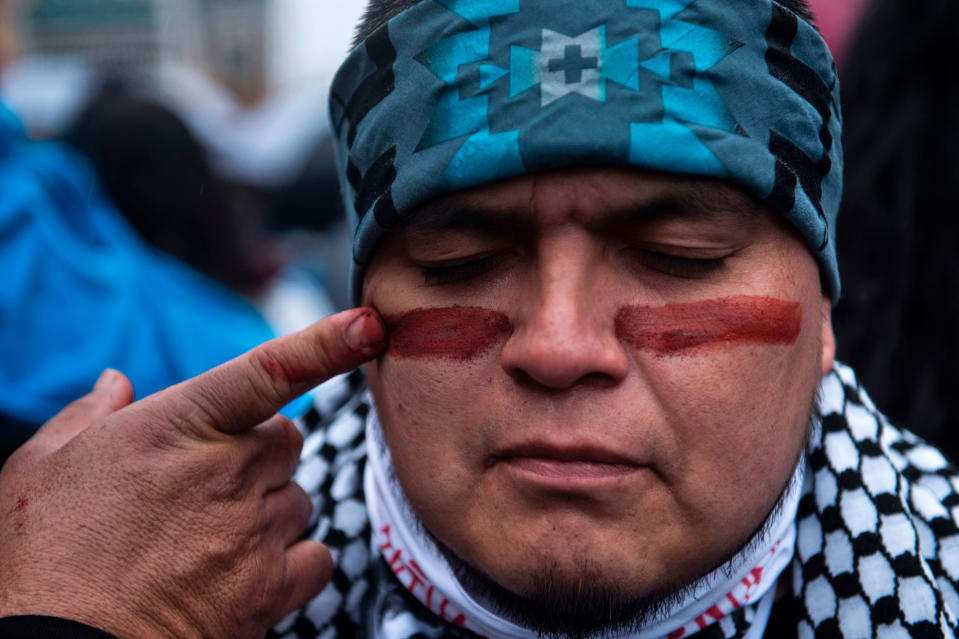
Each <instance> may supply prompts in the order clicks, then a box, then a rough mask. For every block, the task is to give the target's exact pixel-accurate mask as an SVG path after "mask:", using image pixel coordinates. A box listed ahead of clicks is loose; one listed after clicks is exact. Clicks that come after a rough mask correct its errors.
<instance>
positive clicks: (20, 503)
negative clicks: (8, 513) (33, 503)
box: [13, 497, 30, 513]
mask: <svg viewBox="0 0 959 639" xmlns="http://www.w3.org/2000/svg"><path fill="white" fill-rule="evenodd" d="M29 503H30V502H28V501H27V499H26V497H20V498H19V499H17V505H16V506H14V508H13V512H15V513H22V512H23V511H24V510H25V509H26V507H27V504H29Z"/></svg>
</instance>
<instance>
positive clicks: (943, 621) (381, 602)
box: [271, 365, 959, 639]
mask: <svg viewBox="0 0 959 639" xmlns="http://www.w3.org/2000/svg"><path fill="white" fill-rule="evenodd" d="M372 411H373V408H372V406H371V404H370V401H369V398H368V395H367V394H366V393H365V392H364V388H363V382H362V378H361V376H360V375H359V373H353V374H351V375H349V376H344V377H340V378H336V379H334V380H332V381H331V382H328V383H327V384H326V385H324V386H323V387H321V389H320V392H319V393H318V399H317V402H316V405H315V407H314V409H313V410H311V411H310V412H309V413H308V414H307V415H305V416H304V418H303V419H302V420H301V426H302V427H303V428H304V429H305V430H306V431H307V438H306V443H305V445H304V449H303V458H302V460H301V465H300V468H299V470H298V471H297V475H296V480H297V481H298V482H299V483H300V484H301V485H302V486H303V488H304V489H305V490H306V491H307V493H308V494H310V495H311V497H312V499H313V502H314V506H315V511H314V517H313V522H312V523H311V526H310V529H309V531H308V534H309V536H310V537H311V538H313V539H316V540H319V541H322V542H323V543H325V544H326V545H327V546H328V547H329V548H330V551H331V552H332V554H333V559H334V562H335V564H336V569H335V572H334V576H333V580H332V582H331V583H330V585H329V586H328V587H327V588H326V589H325V590H324V591H323V592H322V593H321V595H320V596H319V597H317V598H316V599H314V600H313V601H312V602H311V603H310V604H308V605H307V606H305V607H304V608H303V609H301V610H299V611H297V612H296V613H294V614H293V615H291V616H290V617H288V618H287V619H286V620H285V621H284V622H283V623H282V624H281V625H280V626H278V627H277V628H276V629H275V630H274V631H273V632H272V633H271V637H274V638H276V637H282V638H284V639H294V638H297V639H317V638H322V639H334V638H339V639H346V638H352V637H363V636H368V637H378V636H382V637H388V638H389V639H414V638H415V639H420V638H437V639H438V638H444V639H446V638H451V639H458V638H467V637H470V638H471V637H476V636H477V635H475V634H473V633H472V632H470V631H468V630H465V629H463V628H461V627H460V626H459V625H457V624H454V623H449V622H445V621H443V620H442V619H441V618H440V617H438V616H437V615H435V614H434V613H432V612H430V611H429V610H428V609H427V608H426V607H425V606H424V605H423V603H421V601H420V600H418V599H417V598H415V597H414V596H412V595H411V594H410V592H409V590H408V589H407V587H406V585H404V582H402V581H401V580H400V579H398V578H397V577H396V576H395V575H394V570H392V569H391V568H390V566H389V565H388V563H387V561H386V560H384V559H383V558H382V555H381V553H380V548H379V545H377V547H376V548H375V549H374V548H373V546H374V545H375V544H378V542H377V541H376V535H375V531H373V530H372V526H371V523H370V515H369V511H368V506H367V499H366V493H365V490H364V475H365V473H366V470H367V468H366V467H367V461H368V455H367V437H366V426H367V423H368V420H369V418H370V416H371V412H372ZM820 412H821V414H822V421H821V426H820V427H818V428H817V429H816V432H815V433H814V436H813V437H812V438H811V444H810V447H809V450H807V455H806V457H807V464H808V466H807V468H806V469H805V470H806V472H805V483H804V485H803V488H802V493H801V499H800V500H799V506H798V512H797V515H796V521H795V524H796V536H795V539H796V541H795V554H794V558H793V561H792V566H791V570H792V597H793V598H794V600H793V602H792V605H791V606H784V607H782V610H785V611H787V612H788V614H790V615H791V616H792V618H791V619H785V620H784V619H777V620H775V621H774V623H772V624H771V627H772V626H776V627H784V626H785V627H789V628H791V629H794V630H791V633H795V635H796V636H798V637H800V639H860V638H861V639H868V638H877V639H927V638H928V639H932V638H944V639H947V638H948V639H951V638H954V637H955V636H956V632H957V629H959V622H957V618H956V614H957V613H959V471H957V469H956V468H955V467H954V466H952V465H950V464H949V463H948V462H947V461H946V460H945V459H944V458H943V456H942V455H941V454H940V453H939V452H938V451H937V450H936V449H935V448H933V447H931V446H929V445H927V444H925V443H924V442H923V441H921V440H920V439H918V438H917V437H915V436H914V435H912V434H911V433H908V432H904V431H900V430H898V429H896V428H895V427H893V426H891V425H890V424H889V423H888V422H887V420H886V418H885V417H883V416H882V414H881V413H879V412H878V411H877V410H876V408H875V406H873V404H872V402H871V401H870V399H869V397H868V396H867V395H866V393H865V391H864V390H863V389H862V388H861V387H860V386H859V384H858V382H857V380H856V377H855V374H854V373H853V372H852V370H851V369H849V368H847V367H844V366H842V365H836V366H835V367H834V369H833V371H832V372H831V373H830V374H829V375H827V376H826V377H825V378H824V379H823V382H822V385H821V390H820ZM766 600H768V598H766ZM779 612H780V608H779V607H777V611H776V612H774V613H773V614H774V615H775V614H778V613H779ZM766 614H768V608H767V610H765V611H764V610H762V603H761V602H754V603H752V604H750V605H745V606H741V607H738V608H736V609H735V610H733V611H732V612H731V613H730V614H724V615H723V616H721V617H720V618H718V619H714V620H712V621H714V623H710V624H708V625H707V626H706V627H705V628H704V629H703V630H701V631H699V632H695V633H694V636H695V637H696V638H697V639H747V638H749V639H752V637H753V636H757V635H758V636H761V631H762V628H763V627H765V616H766ZM754 622H755V624H756V626H755V627H754ZM681 636H687V637H688V636H693V635H691V634H689V633H688V632H687V633H685V634H682V635H676V634H673V635H670V636H669V639H673V638H674V637H681ZM766 636H767V637H768V638H769V639H778V637H773V636H771V635H770V634H768V632H767V635H766Z"/></svg>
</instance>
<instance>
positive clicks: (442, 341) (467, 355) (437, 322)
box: [385, 306, 513, 361]
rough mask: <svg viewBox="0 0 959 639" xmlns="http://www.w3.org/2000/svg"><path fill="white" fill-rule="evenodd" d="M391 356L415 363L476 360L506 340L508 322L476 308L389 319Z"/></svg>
mask: <svg viewBox="0 0 959 639" xmlns="http://www.w3.org/2000/svg"><path fill="white" fill-rule="evenodd" d="M385 319H386V326H387V329H388V331H389V334H390V346H389V351H388V353H389V354H390V355H393V356H394V357H408V358H416V359H453V360H460V361H465V360H469V359H473V358H474V357H477V356H479V355H481V354H483V353H485V352H487V351H488V350H489V349H490V348H492V347H493V346H495V345H496V344H497V343H499V342H501V341H503V340H504V339H506V338H507V337H508V336H509V335H510V333H512V331H513V324H512V322H510V320H509V318H508V317H507V316H506V315H504V314H503V313H500V312H498V311H491V310H489V309H485V308H479V307H475V306H452V307H448V308H418V309H414V310H412V311H408V312H406V313H403V314H401V315H391V316H389V317H386V318H385Z"/></svg>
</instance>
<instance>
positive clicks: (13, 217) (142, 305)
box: [0, 0, 959, 461]
mask: <svg viewBox="0 0 959 639" xmlns="http://www.w3.org/2000/svg"><path fill="white" fill-rule="evenodd" d="M810 2H811V5H812V7H813V10H814V11H815V13H816V17H817V24H818V26H819V28H820V29H821V31H822V32H823V34H824V36H825V38H826V40H827V42H828V43H829V45H830V47H831V48H832V49H833V52H834V54H835V57H836V62H837V65H838V66H839V69H840V77H841V79H842V83H843V89H842V92H843V104H844V110H845V140H844V142H845V145H846V151H847V166H846V169H847V177H846V194H845V199H844V205H843V210H842V212H841V214H840V225H839V255H840V268H841V271H842V276H843V286H844V298H843V300H842V301H841V302H840V304H839V306H838V307H837V308H836V310H835V314H834V325H835V328H836V332H837V336H838V354H839V357H840V359H842V360H844V361H847V362H848V363H850V364H852V365H854V367H855V368H856V369H857V371H858V372H859V374H860V378H861V379H862V380H863V382H864V384H865V386H866V388H867V389H869V390H870V391H871V392H872V394H873V396H874V399H875V400H876V403H877V405H878V406H879V407H880V408H882V409H884V410H885V411H887V412H888V414H889V416H890V417H891V419H892V421H893V422H894V423H898V424H902V425H904V426H906V427H908V428H910V429H912V430H914V431H916V432H918V433H919V434H921V435H922V436H924V437H926V438H928V439H930V440H932V441H933V442H934V443H936V444H938V445H940V446H942V447H944V449H945V450H946V452H947V453H948V454H949V455H950V456H951V457H952V458H953V459H955V458H956V457H957V456H959V428H957V420H959V418H957V415H959V393H956V392H955V388H956V385H957V380H959V376H957V375H956V374H955V373H954V372H953V369H954V368H955V361H956V359H957V358H959V331H957V330H956V328H955V323H956V317H957V315H959V257H957V256H959V251H957V250H956V247H957V245H959V223H957V222H955V219H956V216H955V215H953V214H952V213H951V211H952V210H953V209H954V207H955V202H956V199H957V198H959V193H956V191H957V189H959V156H957V154H956V152H955V148H956V147H957V144H959V126H957V123H959V120H957V117H956V114H957V113H959V77H957V74H956V71H955V64H954V61H955V60H957V59H959V50H957V49H959V39H957V38H955V33H956V32H957V29H959V3H956V2H954V0H926V1H925V2H923V3H906V2H903V1H902V0H810ZM364 4H365V3H364V2H363V0H0V273H2V275H0V461H2V460H3V459H4V458H5V457H6V454H7V453H9V452H10V451H11V450H13V449H14V448H15V447H16V446H17V445H18V444H19V443H20V442H22V441H23V440H25V439H26V437H28V436H29V434H30V433H31V432H32V430H33V429H34V428H36V427H37V426H38V425H39V424H41V423H43V422H44V421H45V420H46V419H48V418H49V417H50V416H52V415H53V414H55V413H56V412H57V411H58V410H59V409H60V407H62V406H63V405H64V404H65V403H66V402H68V401H70V400H71V399H73V398H76V397H79V396H80V395H82V394H84V393H85V392H87V390H88V389H89V388H90V386H92V384H93V383H94V381H95V379H96V377H97V375H98V374H99V372H100V371H101V370H103V369H104V368H106V367H113V368H117V369H119V370H122V371H123V372H124V373H126V374H127V375H128V376H129V377H130V378H131V380H132V381H133V383H134V388H135V389H136V392H137V396H138V397H142V396H144V395H145V394H148V393H150V392H153V391H155V390H159V389H160V388H163V387H165V386H168V385H170V384H172V383H175V382H177V381H180V380H182V379H185V378H187V377H190V376H192V375H195V374H198V373H200V372H202V371H203V370H206V369H208V368H210V367H212V366H214V365H216V364H218V363H220V362H222V361H224V360H225V359H228V358H230V357H233V356H235V355H237V354H239V353H241V352H243V351H245V350H248V349H249V348H251V347H253V346H255V345H256V344H258V343H260V342H262V341H264V340H266V339H269V338H270V337H272V336H274V335H278V334H283V333H286V332H290V331H292V330H296V329H298V328H300V327H302V326H305V325H306V324H308V323H310V322H311V321H313V320H315V319H316V318H318V317H320V316H322V315H325V314H327V313H329V312H332V311H333V310H336V309H340V308H345V307H346V306H347V305H348V299H347V297H346V281H347V270H348V268H349V264H350V257H349V256H350V238H349V233H348V231H347V229H346V227H345V224H344V221H343V215H342V211H341V209H340V205H339V197H338V193H337V185H336V179H335V176H334V167H333V160H332V155H331V154H332V149H331V145H330V142H329V131H328V124H327V110H326V97H327V93H328V91H329V86H330V83H331V80H332V76H333V73H334V71H335V70H336V68H337V67H338V65H339V64H340V62H341V60H342V59H343V58H344V57H345V54H346V52H347V50H348V48H349V44H350V41H351V38H352V34H353V28H354V25H355V24H356V23H357V21H358V19H359V17H360V15H361V13H362V11H363V8H364Z"/></svg>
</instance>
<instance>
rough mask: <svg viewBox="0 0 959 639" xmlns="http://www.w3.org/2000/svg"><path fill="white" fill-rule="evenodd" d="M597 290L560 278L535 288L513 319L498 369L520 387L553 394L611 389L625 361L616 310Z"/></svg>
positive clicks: (625, 367)
mask: <svg viewBox="0 0 959 639" xmlns="http://www.w3.org/2000/svg"><path fill="white" fill-rule="evenodd" d="M600 288H602V287H598V286H591V285H589V283H588V281H584V280H583V279H579V278H576V277H570V276H569V274H568V273H567V274H564V275H563V276H560V277H558V278H555V279H554V280H553V281H552V282H547V283H544V284H542V285H541V286H540V287H539V294H538V295H536V296H535V297H533V298H531V299H529V300H528V301H527V302H526V304H524V310H525V312H523V313H521V314H520V315H521V316H520V317H516V318H514V331H513V334H512V335H511V336H510V338H509V340H508V341H507V343H506V344H505V345H504V347H503V351H502V355H501V358H502V365H503V367H504V368H505V369H506V371H507V372H508V373H509V374H510V375H511V376H512V377H513V378H514V379H517V380H518V381H520V382H523V383H527V384H533V385H537V386H540V387H543V388H548V389H554V390H565V389H570V388H573V387H576V386H580V385H584V384H593V385H600V386H614V385H615V384H617V383H618V382H620V381H621V380H622V379H623V378H625V377H626V374H627V372H628V367H629V360H628V358H627V355H626V352H625V351H624V349H623V345H622V344H621V343H620V342H619V340H618V339H617V338H616V335H615V311H614V309H610V308H607V306H608V302H606V301H604V300H598V299H596V298H595V291H597V290H599V289H600Z"/></svg>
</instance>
